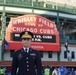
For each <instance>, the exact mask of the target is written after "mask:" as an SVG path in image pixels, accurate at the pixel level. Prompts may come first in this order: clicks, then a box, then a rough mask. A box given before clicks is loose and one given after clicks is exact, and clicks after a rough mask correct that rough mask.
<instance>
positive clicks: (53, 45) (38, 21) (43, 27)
mask: <svg viewBox="0 0 76 75" xmlns="http://www.w3.org/2000/svg"><path fill="white" fill-rule="evenodd" d="M26 30H27V31H31V32H33V33H34V36H33V39H32V44H31V47H32V48H34V49H36V50H41V51H60V45H59V32H58V30H57V28H56V25H55V22H52V21H50V20H48V19H46V18H44V17H42V16H38V15H23V16H19V17H17V18H11V21H10V23H9V25H8V27H7V29H6V40H7V41H8V42H9V44H10V45H9V47H8V48H7V50H17V49H20V48H21V47H22V45H21V40H20V32H22V31H26ZM17 46H18V47H17Z"/></svg>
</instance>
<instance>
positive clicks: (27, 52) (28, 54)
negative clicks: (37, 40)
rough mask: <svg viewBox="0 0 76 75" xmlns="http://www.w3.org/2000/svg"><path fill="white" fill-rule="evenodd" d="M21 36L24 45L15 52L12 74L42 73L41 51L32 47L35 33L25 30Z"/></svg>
mask: <svg viewBox="0 0 76 75" xmlns="http://www.w3.org/2000/svg"><path fill="white" fill-rule="evenodd" d="M20 37H21V39H22V45H23V47H22V49H20V50H18V51H16V52H15V53H14V56H13V60H12V72H11V75H42V64H41V58H40V55H39V52H38V51H37V50H33V49H32V48H30V44H31V40H32V37H33V33H31V32H29V31H23V32H21V34H20ZM17 69H18V70H17ZM35 70H36V71H37V72H36V71H35Z"/></svg>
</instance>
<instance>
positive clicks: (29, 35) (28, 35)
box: [20, 31, 33, 38]
mask: <svg viewBox="0 0 76 75" xmlns="http://www.w3.org/2000/svg"><path fill="white" fill-rule="evenodd" d="M20 37H21V38H33V33H32V32H30V31H23V32H21V33H20Z"/></svg>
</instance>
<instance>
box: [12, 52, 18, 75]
mask: <svg viewBox="0 0 76 75" xmlns="http://www.w3.org/2000/svg"><path fill="white" fill-rule="evenodd" d="M16 71H17V56H16V52H15V53H14V56H13V60H12V70H11V75H16Z"/></svg>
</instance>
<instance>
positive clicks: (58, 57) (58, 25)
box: [57, 12, 61, 61]
mask: <svg viewBox="0 0 76 75" xmlns="http://www.w3.org/2000/svg"><path fill="white" fill-rule="evenodd" d="M57 28H58V31H59V30H60V23H59V12H57ZM59 36H60V34H59ZM60 51H61V40H60ZM57 60H58V61H60V52H58V53H57Z"/></svg>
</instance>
